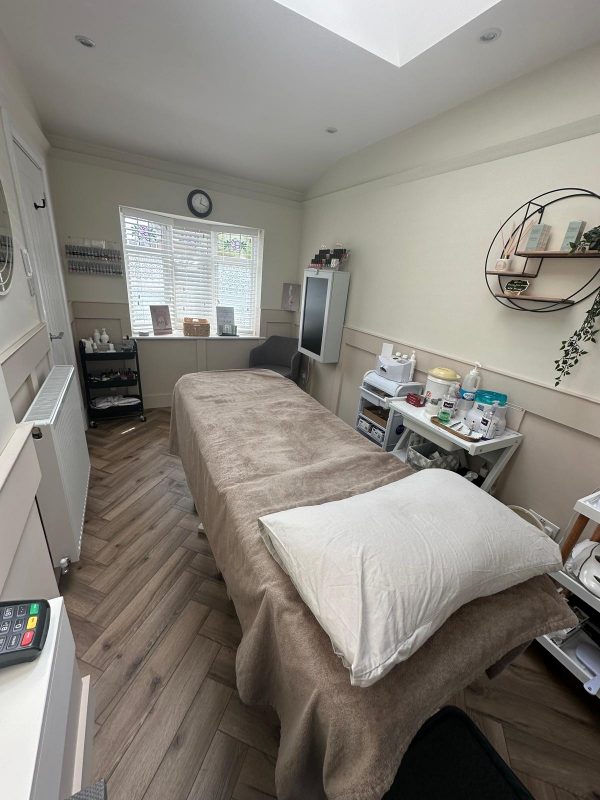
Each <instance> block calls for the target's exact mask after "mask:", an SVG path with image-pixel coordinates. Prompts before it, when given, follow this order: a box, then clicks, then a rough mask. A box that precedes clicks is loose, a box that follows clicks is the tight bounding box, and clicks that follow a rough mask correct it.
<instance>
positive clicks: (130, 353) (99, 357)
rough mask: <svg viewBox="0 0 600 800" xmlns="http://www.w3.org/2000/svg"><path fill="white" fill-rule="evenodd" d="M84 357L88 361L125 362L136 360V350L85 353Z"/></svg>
mask: <svg viewBox="0 0 600 800" xmlns="http://www.w3.org/2000/svg"><path fill="white" fill-rule="evenodd" d="M82 356H83V357H84V358H85V360H86V361H125V360H127V359H129V358H135V350H101V351H99V352H95V353H86V352H85V351H83V353H82Z"/></svg>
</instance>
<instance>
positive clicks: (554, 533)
mask: <svg viewBox="0 0 600 800" xmlns="http://www.w3.org/2000/svg"><path fill="white" fill-rule="evenodd" d="M529 511H530V512H531V513H532V514H533V516H534V517H535V518H536V519H539V521H540V522H541V523H542V525H543V526H544V530H545V531H546V533H547V534H548V536H549V537H550V538H551V539H554V541H556V540H557V538H558V534H559V533H560V527H559V526H558V525H555V524H554V522H550V520H549V519H546V517H542V515H541V514H538V512H537V511H534V510H533V508H530V509H529Z"/></svg>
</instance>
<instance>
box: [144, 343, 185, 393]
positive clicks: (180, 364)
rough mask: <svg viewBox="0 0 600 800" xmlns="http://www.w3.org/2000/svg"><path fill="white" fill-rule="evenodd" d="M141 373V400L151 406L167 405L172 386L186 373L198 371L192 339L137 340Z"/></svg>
mask: <svg viewBox="0 0 600 800" xmlns="http://www.w3.org/2000/svg"><path fill="white" fill-rule="evenodd" d="M138 348H139V359H140V372H141V378H142V390H143V392H144V401H145V402H147V405H148V406H149V407H150V408H151V407H152V406H153V405H170V404H171V394H172V393H173V387H174V386H175V384H176V383H177V381H178V380H179V378H181V376H182V375H186V374H187V373H188V372H197V359H196V342H195V340H194V339H190V341H185V340H183V339H178V340H172V341H165V342H161V341H157V340H156V339H153V340H152V341H148V342H143V341H140V340H139V339H138Z"/></svg>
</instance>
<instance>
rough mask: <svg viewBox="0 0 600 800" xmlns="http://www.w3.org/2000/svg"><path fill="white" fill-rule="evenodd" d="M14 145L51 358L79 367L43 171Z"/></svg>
mask: <svg viewBox="0 0 600 800" xmlns="http://www.w3.org/2000/svg"><path fill="white" fill-rule="evenodd" d="M14 144H15V151H14V152H15V162H16V168H17V174H18V183H19V189H20V196H21V213H22V214H23V216H24V219H23V224H24V227H25V235H26V239H27V250H28V252H29V257H30V259H31V263H32V266H33V269H34V272H35V282H36V290H37V292H38V297H39V300H40V305H41V312H42V314H43V316H44V320H45V322H46V325H47V326H48V334H49V336H50V345H51V347H50V350H51V356H52V361H53V363H54V364H72V365H73V366H74V367H75V368H77V363H76V360H75V348H74V346H73V337H72V335H71V325H70V321H69V313H68V308H67V297H66V293H65V286H64V282H63V276H62V270H61V266H60V262H59V257H58V253H57V250H56V240H55V238H54V221H53V219H52V213H51V211H50V208H49V205H48V201H47V197H46V181H45V179H44V173H43V171H42V169H41V167H40V166H39V164H38V163H37V162H36V160H35V159H34V158H33V157H32V156H31V155H29V154H28V153H27V152H26V151H25V150H24V149H23V147H22V146H21V144H20V143H19V142H18V141H17V140H16V139H15V140H14Z"/></svg>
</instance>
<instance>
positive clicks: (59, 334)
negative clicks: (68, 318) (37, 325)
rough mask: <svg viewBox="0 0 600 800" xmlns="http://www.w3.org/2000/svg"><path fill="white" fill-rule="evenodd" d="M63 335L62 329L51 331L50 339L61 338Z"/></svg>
mask: <svg viewBox="0 0 600 800" xmlns="http://www.w3.org/2000/svg"><path fill="white" fill-rule="evenodd" d="M64 335H65V332H64V331H61V332H60V333H51V334H50V341H51V342H53V341H54V340H55V339H62V338H63V336H64Z"/></svg>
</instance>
